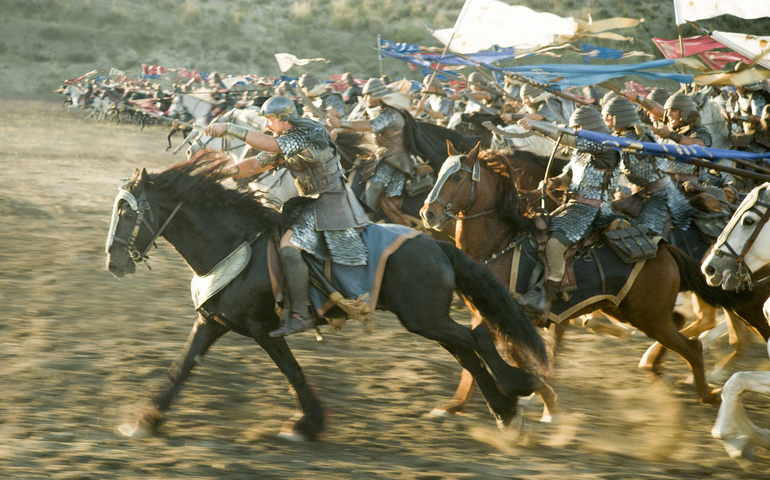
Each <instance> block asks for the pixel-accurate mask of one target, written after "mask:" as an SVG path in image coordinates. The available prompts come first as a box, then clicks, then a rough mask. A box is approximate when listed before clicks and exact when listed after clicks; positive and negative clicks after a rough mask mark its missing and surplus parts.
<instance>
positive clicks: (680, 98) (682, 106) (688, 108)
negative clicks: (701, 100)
mask: <svg viewBox="0 0 770 480" xmlns="http://www.w3.org/2000/svg"><path fill="white" fill-rule="evenodd" d="M663 109H664V110H665V111H666V115H665V116H664V120H665V121H668V111H669V110H679V118H680V119H681V120H682V123H692V121H693V116H697V114H698V108H697V107H696V105H695V101H693V99H692V98H690V96H689V95H687V94H684V93H675V94H673V95H671V96H670V97H668V100H666V104H665V105H663Z"/></svg>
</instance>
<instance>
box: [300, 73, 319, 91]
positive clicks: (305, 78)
mask: <svg viewBox="0 0 770 480" xmlns="http://www.w3.org/2000/svg"><path fill="white" fill-rule="evenodd" d="M298 83H299V86H300V87H302V88H304V89H305V90H308V91H310V90H312V89H314V88H315V87H317V86H318V85H320V84H321V79H320V78H318V77H317V76H316V75H315V74H314V73H303V74H302V76H301V77H299V82H298Z"/></svg>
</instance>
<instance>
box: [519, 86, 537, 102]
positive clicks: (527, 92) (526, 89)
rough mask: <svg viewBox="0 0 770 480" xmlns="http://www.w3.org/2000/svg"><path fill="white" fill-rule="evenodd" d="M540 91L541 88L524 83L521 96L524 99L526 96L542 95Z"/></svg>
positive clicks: (520, 91)
mask: <svg viewBox="0 0 770 480" xmlns="http://www.w3.org/2000/svg"><path fill="white" fill-rule="evenodd" d="M540 93H541V92H540V89H539V88H537V87H533V86H532V85H530V84H528V83H525V84H524V85H522V86H521V90H519V96H521V99H522V100H524V97H529V98H535V97H537V96H538V95H540Z"/></svg>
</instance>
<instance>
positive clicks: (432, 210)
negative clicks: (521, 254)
mask: <svg viewBox="0 0 770 480" xmlns="http://www.w3.org/2000/svg"><path fill="white" fill-rule="evenodd" d="M450 153H451V152H450ZM452 160H453V161H454V162H455V164H456V165H457V162H459V168H456V171H454V172H450V170H451V169H448V168H445V170H444V173H445V174H446V173H449V174H448V175H444V176H443V177H442V178H441V179H440V180H439V183H437V184H436V187H434V190H433V192H431V195H430V196H429V198H428V201H426V204H425V205H424V207H423V209H422V211H421V212H420V213H421V216H422V217H423V220H424V222H425V224H426V225H427V226H430V227H431V228H434V229H441V228H442V227H443V226H444V224H445V223H446V221H447V219H448V218H451V217H456V219H457V225H456V230H455V240H456V242H457V246H458V247H460V249H461V250H463V251H464V252H465V253H467V254H468V255H469V256H470V257H471V258H472V259H474V260H476V261H477V262H483V263H485V264H486V265H487V267H489V268H490V270H491V271H492V272H493V273H494V274H495V276H497V278H498V279H499V280H501V281H502V282H503V284H507V285H509V284H510V279H511V261H512V258H513V253H514V252H513V249H512V248H509V246H510V245H511V243H512V241H513V240H514V239H515V238H517V237H519V236H520V235H522V234H527V233H531V232H533V231H534V230H535V226H534V224H533V221H532V220H531V219H529V218H527V217H526V216H524V215H523V214H522V212H523V211H524V210H523V208H522V205H521V203H522V202H520V197H519V193H518V188H517V185H516V176H517V172H516V166H517V165H518V164H517V163H516V162H515V161H512V160H510V159H508V158H506V157H503V156H501V155H496V154H494V153H486V154H485V155H482V156H479V152H478V150H474V151H472V152H471V153H470V154H468V155H462V156H460V155H456V156H451V157H450V158H449V159H447V165H449V164H450V163H449V162H450V161H452ZM690 260H691V259H689V257H687V256H686V255H685V254H684V253H683V252H682V251H681V250H679V249H676V248H674V247H670V246H667V245H665V244H661V245H660V246H659V248H658V253H657V255H656V256H655V257H654V258H652V259H649V260H647V261H646V263H645V264H644V266H643V267H642V268H641V270H640V272H639V274H638V276H637V278H636V281H635V282H634V283H633V285H632V286H631V288H630V290H629V291H628V293H627V294H626V296H625V297H624V298H623V300H622V301H621V302H620V304H619V305H617V306H615V305H614V304H613V303H611V302H609V301H607V300H600V301H596V302H594V303H591V304H589V305H586V306H585V307H584V308H582V309H580V310H579V311H576V312H575V313H574V314H573V315H572V317H571V318H574V317H577V316H580V315H584V314H587V313H591V312H593V311H596V310H601V311H602V312H603V313H605V314H607V315H609V316H611V317H613V318H615V319H617V320H619V321H621V322H624V323H628V324H630V325H632V326H634V327H636V328H637V329H638V330H640V331H641V332H643V333H645V334H646V335H647V336H648V337H650V338H651V339H653V340H656V341H658V342H660V343H661V344H662V345H663V346H665V347H666V348H668V349H670V350H673V351H675V352H676V353H678V354H679V355H681V356H682V358H684V359H685V361H687V363H688V364H689V365H690V368H692V371H693V377H694V380H695V386H696V389H697V393H698V396H699V397H700V400H701V402H703V403H716V402H718V401H719V396H718V395H717V393H716V392H714V391H712V390H711V389H710V387H709V386H708V384H707V382H706V378H705V373H704V365H703V354H702V347H701V344H700V342H699V341H697V340H690V339H687V338H686V337H685V336H683V335H682V334H681V333H680V332H679V329H680V328H681V327H682V324H683V322H684V318H683V317H681V316H675V315H674V312H673V311H674V306H675V303H676V297H677V294H678V293H679V292H680V290H682V289H684V290H690V289H692V290H695V291H696V293H698V294H699V295H701V296H702V297H703V298H705V299H706V300H707V301H709V302H710V303H714V304H719V305H725V306H733V305H734V304H735V302H737V301H738V300H737V299H736V298H733V297H729V296H725V295H724V294H721V295H720V292H717V291H715V290H714V289H706V290H704V289H703V287H704V286H705V287H707V286H706V284H705V280H704V279H702V277H700V276H698V275H692V274H689V273H688V274H687V275H680V273H681V272H683V271H684V272H686V273H687V272H689V271H690V270H693V269H695V270H696V271H697V269H698V265H697V262H695V264H694V265H693V264H692V262H691V261H690ZM701 290H703V291H701ZM741 300H745V299H743V298H741ZM759 312H760V313H761V308H760V309H759ZM481 321H482V319H479V318H478V317H477V318H475V319H474V324H476V323H477V322H478V323H480V322H481ZM470 386H471V383H470V382H465V384H461V385H460V388H459V389H458V392H457V393H456V394H455V397H454V399H453V401H454V402H460V401H461V400H462V399H463V398H464V397H466V396H467V391H466V390H468V391H469V389H470ZM458 405H459V404H458ZM450 408H451V407H450Z"/></svg>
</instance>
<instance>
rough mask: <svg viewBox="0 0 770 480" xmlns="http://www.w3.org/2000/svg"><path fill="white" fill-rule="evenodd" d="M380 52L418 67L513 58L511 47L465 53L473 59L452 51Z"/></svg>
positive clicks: (472, 63) (465, 64) (488, 61)
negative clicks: (417, 52)
mask: <svg viewBox="0 0 770 480" xmlns="http://www.w3.org/2000/svg"><path fill="white" fill-rule="evenodd" d="M382 54H383V55H387V56H388V57H392V58H396V59H398V60H402V61H404V62H407V63H411V64H413V65H417V66H418V67H420V68H430V66H431V64H433V63H441V64H442V65H452V66H457V65H460V66H468V67H475V66H477V65H479V64H481V63H491V62H498V61H500V60H505V59H508V58H513V56H514V53H513V49H509V50H504V51H501V52H481V53H473V54H470V55H467V56H468V57H469V58H471V59H473V60H466V59H464V58H460V57H459V56H457V55H455V54H453V53H448V54H446V55H444V56H443V57H442V56H441V54H440V53H419V54H412V55H406V54H401V53H395V52H388V51H385V50H383V51H382Z"/></svg>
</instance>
